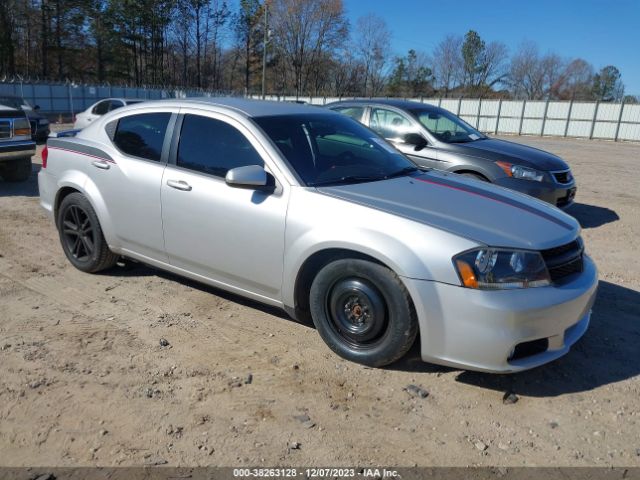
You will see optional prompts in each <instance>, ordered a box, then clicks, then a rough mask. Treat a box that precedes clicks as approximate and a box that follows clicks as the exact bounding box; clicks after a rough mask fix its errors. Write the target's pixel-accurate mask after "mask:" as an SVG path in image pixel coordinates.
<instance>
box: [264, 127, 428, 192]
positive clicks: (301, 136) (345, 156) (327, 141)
mask: <svg viewBox="0 0 640 480" xmlns="http://www.w3.org/2000/svg"><path fill="white" fill-rule="evenodd" d="M254 121H255V122H256V123H257V124H258V125H259V126H260V127H261V128H262V130H264V132H265V133H266V134H267V135H268V136H269V137H270V138H271V140H272V141H273V142H274V143H275V144H276V146H277V147H278V148H279V149H280V151H281V152H282V154H283V155H284V157H285V158H286V159H287V161H288V163H289V165H290V166H291V168H293V170H295V171H296V172H297V173H298V175H299V176H300V178H301V179H302V180H303V181H304V182H305V183H306V184H307V185H310V186H314V185H329V184H338V183H356V182H366V181H374V180H382V179H384V178H389V177H390V176H395V175H399V174H403V172H406V170H416V168H415V165H413V164H412V163H411V162H409V160H407V159H406V158H405V157H403V156H402V155H401V154H400V153H399V152H398V151H397V150H395V149H394V148H393V147H392V146H391V145H389V144H388V143H387V142H385V141H384V140H383V139H382V138H380V137H378V136H377V135H376V134H374V133H373V132H371V130H369V129H368V128H366V127H364V126H362V125H360V124H358V123H356V122H354V121H353V120H351V119H349V118H345V117H342V116H340V115H326V114H325V115H323V114H316V115H313V114H307V115H281V116H275V117H257V118H254Z"/></svg>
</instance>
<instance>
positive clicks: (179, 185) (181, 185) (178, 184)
mask: <svg viewBox="0 0 640 480" xmlns="http://www.w3.org/2000/svg"><path fill="white" fill-rule="evenodd" d="M167 185H168V186H170V187H171V188H175V189H176V190H182V191H184V192H190V191H191V185H189V184H188V183H187V182H185V181H184V180H167Z"/></svg>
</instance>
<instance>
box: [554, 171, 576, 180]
mask: <svg viewBox="0 0 640 480" xmlns="http://www.w3.org/2000/svg"><path fill="white" fill-rule="evenodd" d="M553 178H555V179H556V182H558V183H571V180H573V176H572V175H571V170H567V171H566V172H553Z"/></svg>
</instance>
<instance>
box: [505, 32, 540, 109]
mask: <svg viewBox="0 0 640 480" xmlns="http://www.w3.org/2000/svg"><path fill="white" fill-rule="evenodd" d="M544 73H545V72H544V70H543V65H542V60H541V58H540V54H539V53H538V46H537V45H536V44H535V43H533V42H530V41H525V42H523V43H522V44H520V46H519V47H518V50H517V51H516V52H515V53H514V54H513V56H512V57H511V64H510V65H509V78H508V83H509V85H510V86H511V89H512V92H513V95H514V96H515V97H516V98H525V99H529V100H534V99H536V100H537V99H540V98H542V97H543V95H544V79H545V75H544Z"/></svg>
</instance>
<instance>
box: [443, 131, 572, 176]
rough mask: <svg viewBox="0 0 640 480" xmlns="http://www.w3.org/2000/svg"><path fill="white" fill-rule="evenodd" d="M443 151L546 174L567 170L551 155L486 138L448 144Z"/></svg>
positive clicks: (564, 165) (516, 144) (517, 144)
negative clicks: (529, 168) (516, 165)
mask: <svg viewBox="0 0 640 480" xmlns="http://www.w3.org/2000/svg"><path fill="white" fill-rule="evenodd" d="M443 149H445V150H447V151H450V152H455V153H460V154H462V155H470V156H473V157H477V158H483V159H485V160H491V161H494V162H495V161H503V162H509V163H514V164H518V165H524V166H525V167H531V168H535V169H538V170H543V171H547V172H549V171H557V170H567V169H568V168H569V165H567V163H566V162H565V161H564V160H562V159H561V158H560V157H558V156H556V155H553V154H552V153H549V152H545V151H544V150H538V149H537V148H533V147H529V146H527V145H521V144H519V143H514V142H507V141H506V140H498V139H496V138H486V139H484V140H476V141H475V142H469V143H449V144H447V145H446V146H445V147H443Z"/></svg>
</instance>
